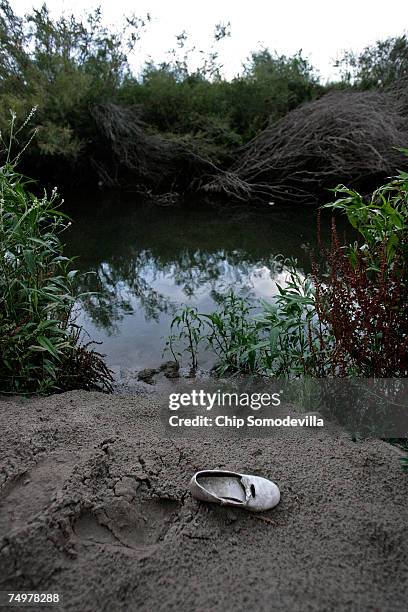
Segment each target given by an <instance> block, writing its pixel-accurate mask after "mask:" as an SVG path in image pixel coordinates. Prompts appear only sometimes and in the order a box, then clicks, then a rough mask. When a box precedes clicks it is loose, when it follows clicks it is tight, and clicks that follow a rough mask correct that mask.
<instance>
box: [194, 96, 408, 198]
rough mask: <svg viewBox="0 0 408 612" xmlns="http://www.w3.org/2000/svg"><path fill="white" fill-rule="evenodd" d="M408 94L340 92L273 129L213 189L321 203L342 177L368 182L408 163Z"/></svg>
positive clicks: (245, 195)
mask: <svg viewBox="0 0 408 612" xmlns="http://www.w3.org/2000/svg"><path fill="white" fill-rule="evenodd" d="M406 98H407V94H406V93H405V88H404V92H402V91H393V92H367V91H366V92H333V93H330V94H327V95H325V96H324V97H322V98H320V99H319V100H316V101H314V102H310V103H308V104H305V105H303V106H301V107H299V108H297V109H295V110H294V111H292V112H291V113H289V114H288V115H286V117H284V118H283V119H281V120H280V121H278V122H277V123H275V124H273V125H271V126H269V127H268V128H267V129H266V130H264V131H263V132H262V133H261V134H259V136H257V137H256V138H255V139H254V140H253V141H252V142H250V143H249V144H248V145H246V147H245V148H244V150H243V154H242V156H241V157H240V158H239V159H238V160H237V162H236V163H235V164H234V165H233V166H232V168H230V171H229V172H223V173H221V174H219V175H217V176H215V177H214V178H213V179H212V180H211V181H209V182H207V183H206V184H205V185H204V186H203V187H202V188H203V189H204V190H205V191H207V192H218V193H224V194H226V195H228V196H234V197H238V198H241V199H244V200H248V199H251V198H268V199H272V200H275V199H276V200H283V201H286V202H307V201H309V202H310V201H316V200H319V199H321V198H322V196H323V197H324V193H325V191H324V190H325V188H328V187H334V186H335V185H336V184H337V183H338V182H340V181H341V182H343V183H347V184H355V185H367V184H368V183H370V182H375V181H377V180H378V179H381V178H384V177H386V176H390V175H393V174H394V173H395V172H396V170H397V169H401V168H403V167H404V166H405V167H406V166H407V160H406V158H404V156H403V155H402V154H401V153H400V152H399V151H397V150H396V148H397V147H408V118H407V110H406V109H407V103H406Z"/></svg>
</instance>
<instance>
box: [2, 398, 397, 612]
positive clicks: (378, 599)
mask: <svg viewBox="0 0 408 612" xmlns="http://www.w3.org/2000/svg"><path fill="white" fill-rule="evenodd" d="M0 429H1V439H0V448H1V457H0V461H1V463H0V488H1V499H0V590H10V589H14V590H17V589H19V590H36V591H44V590H45V591H48V592H60V593H62V595H63V604H62V605H61V606H60V607H59V608H58V609H61V610H78V611H81V612H82V611H87V610H89V611H97V610H98V611H99V610H109V611H118V610H127V611H128V610H146V611H149V612H150V611H153V610H155V611H156V610H158V611H160V610H177V611H182V612H184V611H189V610H199V611H205V610H208V611H210V610H211V611H217V610H223V611H229V610H231V611H232V610H239V611H241V610H242V611H244V610H245V611H247V610H256V611H259V610H261V611H262V610H266V611H270V610H279V611H288V612H289V611H290V612H296V611H302V612H304V611H307V610H318V611H330V610H347V611H350V610H351V611H353V610H356V611H358V612H361V611H365V610H367V611H368V610H369V611H387V610H389V611H390V612H396V611H397V610H402V609H405V605H406V602H407V600H408V535H407V533H408V530H407V526H408V512H407V507H408V504H407V499H408V497H407V493H408V476H407V475H406V474H404V473H403V472H402V470H401V466H400V457H399V455H398V453H397V452H396V451H394V450H393V449H392V448H391V447H389V446H388V445H387V444H385V443H383V442H380V441H365V442H353V441H352V440H351V438H350V436H349V435H348V434H346V433H344V432H342V431H341V430H339V429H336V428H334V427H332V428H329V429H328V430H325V431H323V432H322V431H321V430H318V429H309V430H303V431H290V432H288V431H284V432H282V433H278V434H275V435H274V436H273V437H270V438H268V437H267V438H265V437H264V438H259V439H239V440H237V439H236V438H234V437H233V436H231V437H228V436H225V437H224V438H223V439H221V438H220V437H219V436H218V437H214V438H213V439H211V438H208V437H206V438H203V437H201V436H199V435H198V436H195V437H194V436H193V437H189V438H170V437H169V435H168V434H167V433H166V432H165V430H164V428H163V425H162V423H161V420H160V417H159V406H158V401H157V398H155V396H154V395H151V396H149V397H142V396H136V395H128V396H105V395H102V394H98V393H86V392H71V393H66V394H63V395H59V396H52V397H49V398H47V399H34V400H24V399H20V398H13V399H8V400H3V401H2V400H0ZM205 467H207V468H215V467H222V468H226V469H232V470H237V471H241V472H246V473H255V474H259V475H264V476H266V477H269V478H272V479H273V480H275V481H276V482H277V483H278V485H279V487H280V489H281V494H282V499H281V503H280V504H279V505H278V506H277V507H276V508H275V509H273V510H271V511H269V512H267V513H265V514H264V515H262V516H258V515H251V514H249V513H246V512H244V511H239V510H238V511H237V510H231V509H225V508H224V509H223V508H220V507H217V506H214V505H204V504H200V503H198V502H196V501H195V500H193V499H192V498H191V497H190V495H189V493H188V489H187V487H188V482H189V479H190V477H191V475H192V474H193V472H194V471H195V470H197V469H203V468H205ZM37 609H40V608H38V607H37Z"/></svg>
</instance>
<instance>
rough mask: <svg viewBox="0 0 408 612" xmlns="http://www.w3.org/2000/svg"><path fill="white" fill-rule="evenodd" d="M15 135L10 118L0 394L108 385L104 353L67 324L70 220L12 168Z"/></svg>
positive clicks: (2, 214)
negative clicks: (83, 341) (66, 249)
mask: <svg viewBox="0 0 408 612" xmlns="http://www.w3.org/2000/svg"><path fill="white" fill-rule="evenodd" d="M15 133H16V130H15V117H14V116H12V120H11V126H10V137H9V138H8V139H7V142H6V143H4V141H3V145H4V147H5V150H3V156H4V162H3V165H1V166H0V392H39V393H45V392H50V391H55V390H63V389H67V388H72V387H76V386H82V387H85V388H101V389H104V390H109V389H110V380H111V379H110V373H109V371H108V370H107V368H106V366H105V364H104V362H103V360H102V357H101V356H100V355H99V354H98V353H96V352H94V351H89V350H87V347H80V346H79V336H80V334H79V331H78V329H76V328H75V327H74V326H73V325H72V323H71V322H70V315H71V310H72V307H73V304H74V302H75V300H76V298H77V295H76V292H75V281H76V277H77V274H78V272H77V271H76V270H73V269H71V268H72V260H70V259H68V258H67V257H65V256H64V254H63V245H62V243H61V234H62V233H63V232H64V230H65V229H66V228H67V226H68V224H69V219H68V218H67V217H66V216H65V215H64V214H63V213H62V212H61V211H60V210H58V195H57V191H56V189H54V190H53V191H52V193H51V195H50V196H47V194H46V193H44V195H43V196H42V197H37V196H36V195H34V194H33V193H32V192H31V191H30V189H31V188H32V187H33V184H32V181H30V180H28V179H26V178H25V177H24V176H22V175H21V174H20V173H19V172H18V170H17V169H16V162H17V161H18V159H14V160H13V159H12V158H11V149H12V144H13V141H14V140H15ZM78 361H79V363H78ZM73 364H74V365H75V364H76V365H75V367H73Z"/></svg>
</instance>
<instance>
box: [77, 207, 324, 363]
mask: <svg viewBox="0 0 408 612" xmlns="http://www.w3.org/2000/svg"><path fill="white" fill-rule="evenodd" d="M69 212H70V214H71V216H72V218H73V221H74V222H73V225H72V226H71V228H70V230H69V231H68V232H67V235H66V236H65V240H66V243H67V251H68V254H70V255H78V256H79V258H78V260H77V262H76V267H77V268H79V269H81V270H83V271H85V270H90V271H92V272H93V274H91V275H89V276H87V277H86V279H85V281H84V282H83V283H82V287H81V288H82V290H83V291H98V295H94V296H88V297H85V298H84V299H82V300H80V302H79V304H78V307H79V309H78V318H77V323H79V324H81V325H83V326H84V328H85V329H86V330H87V332H88V333H89V335H90V337H91V338H92V339H95V340H98V341H102V342H103V344H102V346H101V348H100V350H101V351H102V352H103V353H106V355H107V361H108V363H109V365H110V366H115V367H125V368H131V369H140V368H143V367H150V366H157V365H158V364H159V363H160V362H161V361H162V360H163V358H162V351H163V346H164V343H165V338H166V336H167V335H168V333H169V328H170V322H171V320H172V318H173V316H174V312H175V311H176V309H177V308H178V307H179V306H180V305H181V304H190V305H195V306H197V307H198V308H199V310H200V311H202V312H208V311H211V310H213V309H214V308H215V307H216V305H217V302H219V301H220V300H221V299H222V296H223V294H225V293H226V292H228V291H229V290H230V289H233V290H234V291H235V292H237V293H240V294H241V295H245V296H249V297H251V298H257V297H262V298H270V297H271V296H273V295H274V294H275V293H276V282H278V283H284V280H285V277H286V271H285V268H283V267H282V265H281V264H280V263H279V262H277V259H276V257H277V256H278V255H279V254H281V255H283V256H284V257H295V258H297V260H298V267H299V269H300V270H301V271H302V272H306V271H308V269H309V268H310V259H309V255H308V252H307V245H308V244H310V245H312V246H313V244H314V242H315V236H316V211H315V209H313V208H308V207H307V208H303V209H302V208H301V207H297V208H277V207H273V208H272V207H268V206H265V208H255V207H253V208H252V209H249V210H248V207H247V209H246V210H243V209H237V208H231V207H227V208H226V207H225V205H224V206H223V207H221V206H220V207H217V206H214V205H213V206H211V207H210V206H209V205H208V204H204V203H202V204H201V205H200V204H198V203H195V204H194V206H191V207H181V208H173V207H158V206H154V205H151V204H146V203H140V202H139V203H138V202H137V201H131V202H129V201H128V202H126V203H119V202H105V203H101V202H93V203H89V202H82V203H81V205H80V206H76V207H75V208H74V209H71V210H70V211H69ZM208 360H209V361H211V357H210V356H204V357H203V358H202V360H201V365H202V366H203V367H205V366H206V365H207V366H208V365H209V361H208ZM206 361H207V363H206Z"/></svg>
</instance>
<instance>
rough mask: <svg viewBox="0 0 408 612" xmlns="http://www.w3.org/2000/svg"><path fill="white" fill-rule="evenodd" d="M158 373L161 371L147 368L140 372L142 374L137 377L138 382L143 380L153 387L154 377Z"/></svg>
mask: <svg viewBox="0 0 408 612" xmlns="http://www.w3.org/2000/svg"><path fill="white" fill-rule="evenodd" d="M158 373H159V370H156V369H155V368H145V369H144V370H140V372H139V373H138V375H137V380H141V381H143V382H145V383H147V384H148V385H152V384H153V376H154V375H155V374H158Z"/></svg>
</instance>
